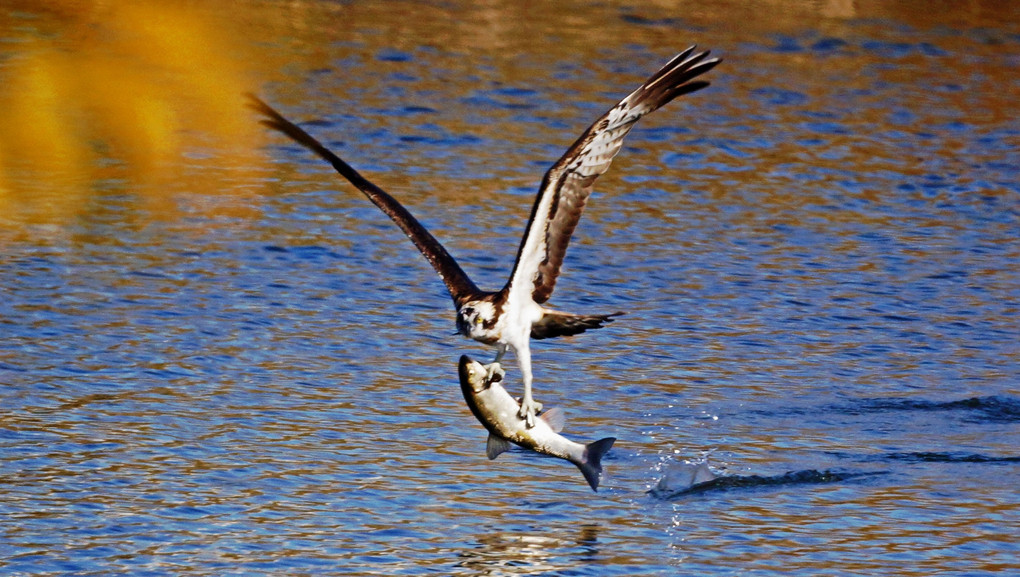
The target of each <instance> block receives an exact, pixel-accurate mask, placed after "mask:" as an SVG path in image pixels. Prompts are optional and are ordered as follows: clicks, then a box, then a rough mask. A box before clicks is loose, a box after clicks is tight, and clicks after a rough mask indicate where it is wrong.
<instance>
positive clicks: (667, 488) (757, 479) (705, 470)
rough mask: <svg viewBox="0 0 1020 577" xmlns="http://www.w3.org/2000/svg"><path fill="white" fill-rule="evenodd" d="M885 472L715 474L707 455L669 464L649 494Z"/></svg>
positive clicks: (660, 496) (680, 493)
mask: <svg viewBox="0 0 1020 577" xmlns="http://www.w3.org/2000/svg"><path fill="white" fill-rule="evenodd" d="M884 474H886V473H884V472H874V471H870V472H863V471H833V470H825V471H818V470H816V469H807V470H803V471H790V472H787V473H784V474H782V475H773V476H767V477H764V476H761V475H716V474H715V473H714V472H713V471H712V469H711V467H709V464H708V459H707V458H706V459H704V460H702V461H700V462H696V463H689V462H685V463H676V464H673V465H670V466H669V467H668V468H667V469H666V473H665V474H664V475H663V476H662V478H661V479H659V482H658V483H657V484H656V485H655V487H653V488H651V489H650V490H649V491H648V494H649V495H651V496H653V497H655V498H656V499H662V500H667V501H668V500H673V499H679V498H682V497H685V496H688V495H694V494H700V493H707V492H716V491H730V490H733V489H756V488H763V487H777V486H791V485H822V484H829V483H840V482H843V481H847V480H850V479H859V478H863V477H873V476H876V475H884Z"/></svg>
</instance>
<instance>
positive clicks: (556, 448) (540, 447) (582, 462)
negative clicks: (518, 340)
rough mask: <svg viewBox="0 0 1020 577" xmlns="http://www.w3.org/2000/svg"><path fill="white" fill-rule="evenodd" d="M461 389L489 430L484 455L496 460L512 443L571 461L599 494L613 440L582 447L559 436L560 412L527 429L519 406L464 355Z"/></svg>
mask: <svg viewBox="0 0 1020 577" xmlns="http://www.w3.org/2000/svg"><path fill="white" fill-rule="evenodd" d="M458 369H459V370H458V373H459V376H460V388H461V391H462V392H463V393H464V400H465V401H466V402H467V406H468V408H469V409H471V413H472V414H474V416H475V418H476V419H478V421H479V422H481V423H482V425H483V426H484V427H485V428H486V429H488V431H489V439H488V441H486V443H485V454H486V456H488V457H489V459H490V460H491V459H495V458H496V457H498V456H500V455H501V454H503V453H505V452H506V451H509V450H510V445H511V443H513V444H514V445H517V446H519V447H523V448H525V449H529V450H532V451H534V452H536V453H541V454H543V455H549V456H552V457H558V458H560V459H565V460H567V461H570V462H571V463H573V464H574V465H576V466H577V468H578V469H580V470H581V474H582V475H584V479H585V480H586V481H587V482H588V486H590V487H591V490H592V491H595V492H598V489H599V480H600V479H601V477H602V457H603V456H604V455H605V454H606V453H607V452H608V451H609V449H611V448H612V446H613V443H615V442H616V437H606V438H604V439H600V440H598V441H594V442H591V443H588V444H586V445H582V444H581V443H577V442H574V441H571V440H570V439H568V438H566V437H564V436H563V435H560V434H559V433H560V431H562V430H563V425H564V423H565V421H566V418H565V417H564V415H563V410H562V409H559V408H552V409H548V410H546V411H543V412H542V413H539V415H538V418H537V419H535V425H534V426H533V427H528V426H527V422H526V421H525V419H524V418H522V417H520V409H521V405H520V403H519V402H518V401H517V400H515V399H514V398H513V397H512V396H510V393H508V392H507V390H506V389H505V388H503V386H502V385H500V384H499V379H500V378H501V377H500V376H499V375H498V374H496V375H492V374H490V372H489V371H488V369H486V367H485V366H484V365H482V364H481V363H479V362H477V361H474V360H472V359H471V358H470V357H468V356H467V355H463V356H461V357H460V364H459V367H458Z"/></svg>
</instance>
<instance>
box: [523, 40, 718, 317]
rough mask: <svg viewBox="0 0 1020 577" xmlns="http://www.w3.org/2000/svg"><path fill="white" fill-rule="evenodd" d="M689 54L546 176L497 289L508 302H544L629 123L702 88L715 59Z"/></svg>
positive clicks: (605, 119) (599, 123)
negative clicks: (504, 280)
mask: <svg viewBox="0 0 1020 577" xmlns="http://www.w3.org/2000/svg"><path fill="white" fill-rule="evenodd" d="M694 48H695V47H694V46H691V47H690V48H688V49H687V50H685V51H683V52H681V53H680V54H678V55H677V56H676V57H674V58H673V59H672V60H670V61H669V63H668V64H666V65H665V66H664V67H662V68H661V69H660V70H659V71H658V72H656V73H655V74H653V75H652V76H651V77H650V78H649V79H648V80H646V81H645V83H644V84H642V85H641V86H640V87H639V88H638V89H637V90H635V91H634V92H632V93H631V94H629V95H628V96H627V97H626V98H624V99H623V100H621V101H620V102H619V103H618V104H617V105H616V106H614V107H612V108H611V109H609V111H608V112H606V113H605V114H604V115H602V117H601V118H599V119H598V120H596V121H595V122H594V123H593V124H592V125H591V127H589V128H588V130H587V131H586V132H585V133H584V134H582V135H581V137H580V138H578V139H577V141H575V142H574V144H573V145H572V146H571V147H570V148H569V149H568V150H567V152H566V153H565V154H564V155H563V157H561V158H560V159H559V160H558V161H557V162H556V164H554V165H553V166H552V168H550V169H549V171H548V172H546V174H545V177H544V178H543V179H542V185H541V187H540V189H539V194H538V196H537V198H536V199H535V204H534V206H533V207H532V210H531V219H530V221H529V222H528V227H527V229H526V231H525V234H524V238H523V239H522V240H521V246H520V249H519V251H518V253H517V262H516V263H515V264H514V271H513V273H512V274H511V275H510V280H509V282H508V283H507V286H506V287H505V288H504V289H503V290H504V291H508V292H509V293H511V294H510V298H511V299H514V298H526V297H530V298H531V299H533V300H534V301H535V302H536V303H539V304H541V303H544V302H546V301H547V300H549V297H550V296H551V295H552V292H553V289H554V288H555V286H556V279H557V277H558V276H559V273H560V267H561V266H562V264H563V257H564V255H565V254H566V251H567V245H568V244H569V243H570V236H571V235H572V234H573V232H574V228H575V227H576V226H577V223H578V221H579V220H580V218H581V213H582V212H583V211H584V207H585V204H586V203H587V202H588V197H589V196H590V195H591V192H592V188H593V186H594V183H595V180H596V179H597V178H598V177H599V176H601V175H602V174H604V173H605V172H606V171H607V170H608V169H609V165H610V163H612V161H613V158H614V157H615V156H616V154H617V153H618V152H620V148H621V147H622V146H623V139H624V137H625V136H627V133H628V132H630V129H631V128H633V126H634V123H636V122H637V121H638V120H639V119H640V118H641V117H642V116H644V115H646V114H648V113H649V112H652V111H653V110H655V109H657V108H659V107H661V106H663V105H665V104H667V103H668V102H670V101H671V100H673V99H674V98H676V97H678V96H681V95H683V94H688V93H691V92H694V91H696V90H700V89H702V88H704V87H706V86H708V82H705V81H700V80H698V81H695V80H694V78H696V77H698V76H699V75H701V74H704V73H705V72H708V71H709V70H711V69H712V68H714V67H715V65H716V64H718V63H719V59H718V58H713V59H706V58H707V57H708V51H707V50H706V51H704V52H699V53H697V54H693V52H694ZM692 54H693V55H692ZM527 293H530V294H527Z"/></svg>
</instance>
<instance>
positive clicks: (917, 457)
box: [828, 451, 1020, 464]
mask: <svg viewBox="0 0 1020 577" xmlns="http://www.w3.org/2000/svg"><path fill="white" fill-rule="evenodd" d="M828 454H829V455H832V456H834V457H838V458H840V459H852V460H854V461H858V462H861V463H884V462H900V463H961V464H973V463H1020V456H1011V457H990V456H988V455H981V454H978V453H962V452H960V453H957V452H948V451H947V452H939V451H912V452H911V451H904V452H894V453H881V454H877V455H856V454H853V453H842V452H831V451H830V452H828Z"/></svg>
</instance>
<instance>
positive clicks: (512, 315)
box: [248, 46, 719, 427]
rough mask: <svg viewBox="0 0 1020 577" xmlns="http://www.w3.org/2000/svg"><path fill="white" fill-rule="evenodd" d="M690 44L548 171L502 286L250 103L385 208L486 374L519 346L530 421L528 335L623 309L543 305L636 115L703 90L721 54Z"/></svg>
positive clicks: (303, 136)
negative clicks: (477, 279)
mask: <svg viewBox="0 0 1020 577" xmlns="http://www.w3.org/2000/svg"><path fill="white" fill-rule="evenodd" d="M694 48H695V47H694V46H691V47H690V48H688V49H687V50H685V51H683V52H682V53H680V54H678V55H677V56H676V57H674V58H673V59H672V60H670V61H669V63H667V64H666V65H665V66H664V67H662V69H661V70H659V71H658V72H656V73H655V74H653V75H652V76H651V77H650V78H649V79H648V80H646V81H645V83H644V84H642V85H641V86H640V87H639V88H638V89H637V90H635V91H634V92H632V93H630V95H628V96H627V97H626V98H624V99H623V100H621V101H620V102H619V103H618V104H617V105H616V106H614V107H612V108H611V109H609V111H608V112H606V113H605V114H604V115H602V117H601V118H599V119H598V120H596V121H595V123H594V124H592V125H591V126H590V127H589V128H588V130H587V131H585V133H584V134H582V135H581V137H580V138H578V139H577V141H575V142H574V144H573V145H572V146H571V147H570V148H569V149H568V150H567V152H566V153H565V154H564V155H563V157H562V158H560V159H559V160H558V161H557V162H556V164H554V165H553V166H552V168H550V169H549V171H548V172H546V173H545V177H544V178H543V179H542V184H541V187H540V188H539V191H538V196H537V197H536V198H535V204H534V206H533V207H532V209H531V218H530V220H529V221H528V226H527V228H526V229H525V231H524V238H523V239H522V240H521V245H520V248H519V249H518V252H517V261H516V262H515V263H514V268H513V272H511V274H510V279H509V280H508V281H507V282H506V284H505V285H504V286H503V288H502V289H500V290H498V291H496V292H487V291H483V290H480V289H479V288H478V287H477V286H476V285H475V283H474V282H472V281H471V279H470V278H468V276H467V274H465V273H464V271H463V270H461V268H460V266H459V265H458V264H457V261H456V260H454V258H453V257H452V256H450V254H449V253H448V252H446V249H445V248H443V245H441V244H440V243H439V241H437V240H436V239H435V237H433V236H432V234H430V233H429V232H428V230H426V229H425V227H424V226H422V225H421V223H419V222H418V220H417V219H415V218H414V217H413V216H411V213H410V212H408V211H407V209H406V208H404V206H403V205H401V204H400V203H399V202H397V200H396V199H394V198H393V197H392V196H390V195H389V194H387V193H386V192H385V191H383V190H382V189H381V188H379V187H378V186H376V185H375V184H373V183H371V182H369V181H368V180H367V179H366V178H365V177H363V176H362V175H361V174H359V173H358V172H357V171H356V170H354V169H353V168H351V167H350V165H348V164H347V163H346V162H344V161H343V160H341V159H340V157H338V156H337V155H335V154H333V152H331V151H330V150H328V149H327V148H326V147H325V146H323V145H322V144H321V143H320V142H319V141H318V140H316V139H314V138H312V137H311V136H310V135H309V134H308V133H307V132H305V131H304V130H302V129H301V128H299V127H297V126H296V125H295V124H293V123H292V122H290V121H289V120H287V119H286V118H284V117H283V116H281V115H280V113H278V112H277V111H276V110H274V109H273V108H272V107H270V106H269V105H268V104H266V103H265V102H262V101H261V100H259V99H258V98H257V97H256V96H254V95H248V97H249V99H250V101H251V102H250V106H251V107H252V108H253V109H254V110H256V111H257V112H259V113H260V114H262V115H263V116H264V117H265V118H263V119H262V120H261V122H262V124H264V125H266V126H268V127H270V128H272V129H275V130H278V131H280V132H282V133H283V134H285V135H287V136H289V137H290V138H291V139H293V140H294V141H295V142H297V143H298V144H301V145H302V146H304V147H306V148H308V149H309V150H311V151H312V152H314V153H315V154H317V155H319V156H320V157H322V158H323V159H324V160H326V161H327V162H329V163H330V164H332V165H333V168H335V169H336V171H337V172H339V173H340V175H341V176H343V177H344V178H345V179H347V180H348V181H350V183H351V184H353V185H354V186H355V187H357V188H358V189H359V190H361V192H363V193H364V194H365V195H366V196H367V197H368V198H369V200H371V201H372V202H373V203H375V205H376V206H378V207H379V208H380V209H382V211H383V212H384V213H386V214H387V215H388V216H389V217H390V218H391V219H392V220H393V221H394V222H395V223H396V224H397V226H399V227H400V229H401V230H403V231H404V233H405V234H406V235H407V236H408V237H409V238H410V239H411V242H413V243H414V245H415V246H416V247H418V250H419V251H421V253H422V255H424V256H425V258H426V260H428V261H429V263H430V264H431V265H432V267H433V268H434V269H435V270H436V272H437V273H439V276H440V277H441V278H442V279H443V282H444V283H445V284H446V288H447V289H448V290H449V291H450V296H451V297H453V303H454V306H455V307H456V309H457V331H458V332H459V333H461V334H463V335H465V336H467V337H470V338H472V339H475V340H477V341H480V342H483V343H485V344H488V345H495V346H496V359H495V361H493V362H492V364H490V365H488V367H487V370H488V371H489V372H490V377H491V375H492V374H493V373H497V372H498V373H500V374H502V369H501V368H500V366H499V362H500V360H502V358H503V355H504V354H506V351H507V349H508V348H509V349H513V351H514V354H515V355H516V356H517V361H518V363H519V365H520V369H521V375H522V381H523V383H524V396H523V398H522V399H521V409H520V417H521V418H522V419H525V421H526V423H527V425H528V426H529V427H530V426H533V425H534V418H535V414H536V412H538V411H541V409H542V406H541V404H540V403H537V402H535V400H534V398H533V397H532V394H531V382H532V377H531V353H530V349H529V344H530V339H532V338H534V339H546V338H551V337H560V336H569V335H575V334H578V333H583V332H584V331H586V330H588V329H597V328H601V327H602V325H603V323H607V322H611V321H612V320H613V319H612V317H614V316H616V315H618V314H621V313H611V314H604V315H577V314H571V313H566V312H561V311H555V310H551V309H548V308H546V307H544V306H542V305H543V304H544V303H545V302H546V301H547V300H548V299H549V297H550V296H551V295H552V292H553V288H554V287H555V286H556V278H557V277H558V276H559V273H560V266H561V265H562V264H563V257H564V255H565V254H566V251H567V244H568V243H569V242H570V235H571V234H572V233H573V232H574V227H576V226H577V222H578V220H579V219H580V218H581V212H582V211H583V210H584V206H585V203H586V202H587V201H588V197H589V195H591V192H592V186H593V185H594V183H595V179H597V178H598V177H599V176H600V175H601V174H603V173H604V172H606V170H608V169H609V164H610V163H611V162H612V160H613V157H615V156H616V154H617V153H618V152H619V151H620V147H621V146H622V145H623V138H624V137H625V136H626V135H627V133H628V132H630V129H631V128H632V127H633V126H634V123H635V122H637V121H638V119H640V118H641V117H642V116H644V115H646V114H648V113H649V112H652V111H653V110H655V109H657V108H659V107H660V106H662V105H664V104H666V103H668V102H670V101H671V100H673V99H674V98H676V97H678V96H680V95H683V94H688V93H690V92H694V91H696V90H700V89H702V88H704V87H706V86H708V82H705V81H701V80H697V81H696V80H694V79H695V78H697V77H698V76H700V75H701V74H704V73H705V72H708V71H709V70H711V69H712V68H713V67H715V65H716V64H718V63H719V59H717V58H713V59H707V57H708V51H704V52H699V53H697V54H694Z"/></svg>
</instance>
